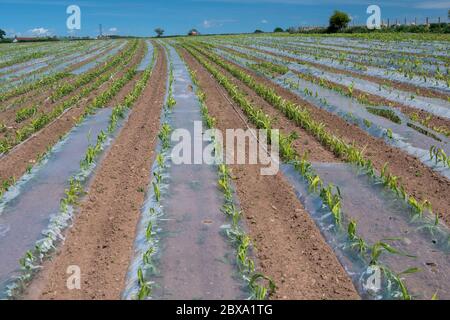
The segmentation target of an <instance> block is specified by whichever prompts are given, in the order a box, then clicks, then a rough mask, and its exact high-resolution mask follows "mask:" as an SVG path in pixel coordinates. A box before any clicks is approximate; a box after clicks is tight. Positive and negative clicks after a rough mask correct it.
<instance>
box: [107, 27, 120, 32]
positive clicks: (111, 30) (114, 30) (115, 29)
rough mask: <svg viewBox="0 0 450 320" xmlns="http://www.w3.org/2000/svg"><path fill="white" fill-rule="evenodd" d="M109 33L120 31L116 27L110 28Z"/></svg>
mask: <svg viewBox="0 0 450 320" xmlns="http://www.w3.org/2000/svg"><path fill="white" fill-rule="evenodd" d="M108 31H109V32H111V33H116V32H117V31H118V29H117V28H116V27H112V28H109V29H108Z"/></svg>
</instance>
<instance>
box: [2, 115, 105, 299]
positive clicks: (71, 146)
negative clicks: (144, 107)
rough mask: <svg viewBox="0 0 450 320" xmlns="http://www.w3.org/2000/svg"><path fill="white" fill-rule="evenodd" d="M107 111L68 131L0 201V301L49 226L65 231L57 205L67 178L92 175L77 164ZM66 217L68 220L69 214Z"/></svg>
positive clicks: (64, 222)
mask: <svg viewBox="0 0 450 320" xmlns="http://www.w3.org/2000/svg"><path fill="white" fill-rule="evenodd" d="M111 111H112V110H111V109H109V108H108V109H106V108H105V109H101V110H99V111H98V112H97V113H96V114H95V115H92V116H89V117H88V118H87V119H86V120H85V121H84V122H83V123H82V124H80V125H78V126H77V127H75V128H74V129H72V130H71V131H70V132H69V134H68V135H67V136H66V137H65V138H64V139H63V140H61V141H60V142H59V143H57V144H56V145H55V146H54V148H53V149H52V150H51V151H50V153H49V155H48V156H47V157H46V158H45V159H44V160H43V161H42V162H41V163H40V164H39V165H37V166H36V167H35V168H33V169H32V170H31V172H30V173H27V174H26V175H25V176H24V177H23V178H22V179H21V180H20V181H18V182H17V183H16V184H15V186H13V187H11V188H10V190H9V191H8V192H6V193H5V194H4V196H3V198H2V199H1V200H0V298H1V297H2V295H4V294H5V290H6V287H7V285H8V283H9V282H10V281H11V280H12V279H13V278H14V277H15V276H17V275H18V274H19V267H20V266H19V259H21V258H22V257H23V256H24V254H25V252H27V251H28V250H30V249H33V247H34V246H35V243H36V242H37V241H39V240H41V238H42V235H43V232H44V231H45V230H47V229H48V228H49V225H52V224H54V223H57V224H58V225H61V224H64V225H65V226H66V227H67V226H68V224H69V223H70V221H68V220H67V219H63V217H61V215H60V201H61V199H62V198H63V197H64V195H65V189H66V188H68V186H69V179H70V178H71V177H73V176H77V175H83V176H88V175H89V174H90V173H91V172H92V170H93V168H90V169H89V170H88V171H86V172H84V171H83V170H81V169H80V162H81V161H82V160H83V159H84V157H85V153H86V150H87V148H88V146H89V145H90V144H95V142H96V138H97V136H98V134H99V133H100V132H101V130H103V131H104V132H107V128H108V125H109V119H110V115H111ZM109 143H110V140H109V142H108V143H107V144H109ZM80 170H81V173H80ZM67 217H68V219H69V220H70V217H71V216H70V215H69V214H67ZM49 231H50V232H51V231H53V230H49ZM54 231H55V232H57V231H59V230H54Z"/></svg>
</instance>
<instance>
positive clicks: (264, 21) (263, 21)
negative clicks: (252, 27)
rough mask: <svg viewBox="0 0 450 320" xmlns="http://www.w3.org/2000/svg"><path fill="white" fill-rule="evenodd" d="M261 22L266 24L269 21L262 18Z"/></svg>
mask: <svg viewBox="0 0 450 320" xmlns="http://www.w3.org/2000/svg"><path fill="white" fill-rule="evenodd" d="M261 23H263V24H267V23H269V21H267V20H266V19H262V20H261Z"/></svg>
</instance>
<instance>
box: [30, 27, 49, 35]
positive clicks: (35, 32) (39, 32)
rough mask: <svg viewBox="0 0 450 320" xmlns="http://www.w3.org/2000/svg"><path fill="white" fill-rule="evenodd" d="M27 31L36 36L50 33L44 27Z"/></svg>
mask: <svg viewBox="0 0 450 320" xmlns="http://www.w3.org/2000/svg"><path fill="white" fill-rule="evenodd" d="M28 32H29V33H31V34H32V35H33V36H38V37H42V36H48V35H50V31H49V30H48V29H45V28H42V27H41V28H34V29H31V30H28Z"/></svg>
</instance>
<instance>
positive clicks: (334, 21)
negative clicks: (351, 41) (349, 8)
mask: <svg viewBox="0 0 450 320" xmlns="http://www.w3.org/2000/svg"><path fill="white" fill-rule="evenodd" d="M350 21H351V19H350V17H349V16H348V14H346V13H345V12H342V11H338V10H336V11H334V13H333V15H332V16H331V17H330V25H329V27H328V31H329V32H338V31H341V30H343V29H345V28H347V26H348V23H349V22H350Z"/></svg>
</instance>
